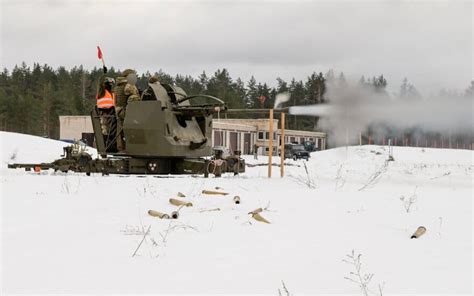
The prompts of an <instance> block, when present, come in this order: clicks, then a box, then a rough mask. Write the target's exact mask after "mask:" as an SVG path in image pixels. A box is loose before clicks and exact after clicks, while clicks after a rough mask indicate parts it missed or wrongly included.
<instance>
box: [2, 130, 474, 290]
mask: <svg viewBox="0 0 474 296" xmlns="http://www.w3.org/2000/svg"><path fill="white" fill-rule="evenodd" d="M0 140H1V148H2V152H1V155H2V159H1V162H2V163H1V169H0V170H1V181H0V184H1V186H2V188H1V240H0V243H1V251H2V257H1V259H2V261H1V272H2V275H1V280H2V281H1V293H0V294H9V293H11V294H16V293H33V294H39V293H59V294H72V293H83V294H84V293H85V294H105V293H107V294H116V293H133V294H139V293H150V294H164V293H170V294H174V293H187V294H224V293H225V294H272V295H277V294H278V289H279V288H280V289H282V281H284V283H285V285H286V287H287V288H288V290H289V291H290V293H292V294H294V295H300V294H334V293H337V294H350V295H362V291H361V289H360V288H359V287H358V286H357V285H356V284H355V283H353V282H351V281H350V280H347V279H345V277H350V276H351V275H350V273H351V272H354V271H355V270H354V267H353V266H352V265H350V264H349V263H347V262H344V261H343V260H344V259H348V260H349V261H350V259H349V258H348V257H347V255H348V254H351V252H352V250H354V252H355V254H356V255H357V254H362V256H361V261H362V273H363V274H365V273H367V274H368V273H373V274H374V276H373V278H372V280H371V282H370V283H369V288H370V289H371V290H372V291H374V292H377V291H378V285H379V284H380V285H384V288H383V294H384V295H390V294H456V293H457V294H469V295H470V294H472V291H473V290H472V289H473V288H472V221H473V220H472V217H473V215H472V213H473V210H472V198H473V194H472V193H473V192H472V189H473V187H472V186H473V174H472V173H473V170H474V166H473V153H472V152H471V151H467V150H442V149H421V148H402V147H395V148H394V157H395V161H394V162H389V163H388V164H387V163H386V162H385V160H386V159H387V153H388V150H387V147H381V146H361V147H348V148H338V149H331V150H327V151H323V152H315V153H312V155H311V159H310V161H309V162H307V163H306V165H307V170H308V174H307V173H306V170H305V167H304V161H292V160H290V161H287V162H286V163H287V164H288V166H287V167H286V176H285V178H280V176H279V168H278V167H274V168H273V176H274V177H273V178H272V179H268V178H267V177H266V175H267V168H266V167H265V166H255V167H249V168H247V172H246V173H245V174H242V175H240V176H235V177H234V176H231V175H228V176H225V177H223V178H208V179H205V178H203V177H192V176H187V177H184V176H174V177H169V178H164V177H153V176H120V175H110V176H101V175H99V174H97V175H92V176H90V177H87V176H86V175H84V174H71V173H69V174H62V173H61V174H60V173H56V174H55V173H53V172H52V171H50V172H41V173H40V174H37V173H34V172H25V171H23V170H9V169H7V168H6V164H7V163H8V162H46V161H51V160H54V159H56V158H58V157H59V155H60V154H61V153H62V147H63V146H64V145H65V144H64V143H62V142H56V141H52V140H47V139H42V138H38V137H32V136H26V135H20V134H13V133H5V132H1V133H0ZM247 161H248V163H251V164H256V163H265V162H266V158H265V157H259V159H258V161H254V160H253V159H252V157H248V158H247ZM274 162H279V158H278V157H276V158H274ZM215 187H221V188H223V189H221V190H222V191H225V192H228V193H230V194H229V195H227V196H207V195H203V194H202V193H201V191H202V190H204V189H207V190H214V188H215ZM178 192H182V193H184V194H186V197H185V198H183V199H184V200H189V201H190V202H192V203H193V205H194V206H193V207H185V208H182V209H181V210H180V217H179V219H178V220H160V219H157V218H154V217H151V216H149V215H148V214H147V211H148V210H149V209H154V210H158V211H162V212H166V213H171V211H173V210H176V207H175V206H172V205H171V204H169V202H168V200H169V198H172V197H174V198H176V197H177V193H178ZM235 195H238V196H240V198H241V201H242V203H241V204H240V205H236V204H234V203H233V202H232V199H233V197H234V196H235ZM258 207H263V208H266V209H265V210H264V211H263V212H262V213H261V214H262V216H263V217H265V218H266V219H267V220H269V221H270V222H271V224H264V223H261V222H258V221H256V220H254V219H252V218H251V216H250V215H249V214H248V212H249V211H251V210H254V209H256V208H258ZM215 208H219V209H220V211H207V210H211V209H215ZM418 226H425V227H426V228H427V232H426V233H425V235H423V236H422V237H421V238H419V239H410V236H411V235H412V233H413V232H414V231H415V230H416V229H417V227H418ZM148 228H149V229H150V232H149V234H148V235H147V236H146V239H145V240H144V241H143V244H142V245H141V247H140V248H139V249H138V251H137V252H136V255H135V256H133V257H132V255H133V253H134V252H135V250H136V249H137V246H138V245H139V244H140V242H141V240H142V239H143V233H144V232H145V231H146V230H147V229H148ZM282 292H283V291H282ZM283 294H284V292H283Z"/></svg>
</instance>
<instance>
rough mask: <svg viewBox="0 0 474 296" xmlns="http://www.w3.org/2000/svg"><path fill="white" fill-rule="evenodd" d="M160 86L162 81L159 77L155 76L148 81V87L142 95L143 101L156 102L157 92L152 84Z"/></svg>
mask: <svg viewBox="0 0 474 296" xmlns="http://www.w3.org/2000/svg"><path fill="white" fill-rule="evenodd" d="M154 83H156V84H160V80H159V78H158V76H156V75H153V76H151V77H150V78H149V79H148V85H149V86H148V87H147V88H146V89H145V91H144V92H143V94H142V101H153V100H156V96H155V92H154V91H153V89H152V88H151V86H150V84H154Z"/></svg>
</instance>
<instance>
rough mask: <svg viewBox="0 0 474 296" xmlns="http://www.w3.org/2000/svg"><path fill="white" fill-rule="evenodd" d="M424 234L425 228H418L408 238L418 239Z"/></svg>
mask: <svg viewBox="0 0 474 296" xmlns="http://www.w3.org/2000/svg"><path fill="white" fill-rule="evenodd" d="M425 232H426V227H424V226H420V227H418V229H417V230H416V231H415V233H413V235H412V236H411V237H410V238H419V237H420V236H422V235H423V234H425Z"/></svg>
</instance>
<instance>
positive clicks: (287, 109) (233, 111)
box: [226, 107, 290, 113]
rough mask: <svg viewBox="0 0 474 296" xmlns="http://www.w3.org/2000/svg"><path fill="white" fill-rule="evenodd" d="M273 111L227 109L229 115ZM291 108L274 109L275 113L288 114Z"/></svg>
mask: <svg viewBox="0 0 474 296" xmlns="http://www.w3.org/2000/svg"><path fill="white" fill-rule="evenodd" d="M270 110H271V109H263V108H262V109H227V111H226V112H227V113H268V112H269V111H270ZM289 110H290V108H289V107H285V108H276V109H273V112H274V113H288V112H289Z"/></svg>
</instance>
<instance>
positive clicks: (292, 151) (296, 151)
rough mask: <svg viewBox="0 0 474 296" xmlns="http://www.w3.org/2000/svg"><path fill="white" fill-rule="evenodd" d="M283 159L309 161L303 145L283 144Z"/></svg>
mask: <svg viewBox="0 0 474 296" xmlns="http://www.w3.org/2000/svg"><path fill="white" fill-rule="evenodd" d="M285 158H293V160H297V159H306V160H308V159H309V152H308V151H306V150H305V149H304V145H303V144H285Z"/></svg>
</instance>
